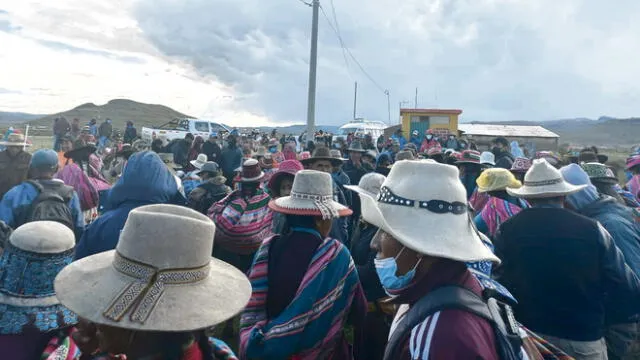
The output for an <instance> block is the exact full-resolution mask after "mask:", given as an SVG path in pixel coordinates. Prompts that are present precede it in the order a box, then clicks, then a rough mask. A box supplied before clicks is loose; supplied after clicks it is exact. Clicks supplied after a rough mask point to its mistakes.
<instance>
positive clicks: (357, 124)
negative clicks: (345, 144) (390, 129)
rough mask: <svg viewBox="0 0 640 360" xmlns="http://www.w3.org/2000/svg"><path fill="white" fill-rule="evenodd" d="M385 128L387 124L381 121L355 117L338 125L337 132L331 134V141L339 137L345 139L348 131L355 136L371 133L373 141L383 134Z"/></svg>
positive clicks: (361, 136) (359, 136) (360, 136)
mask: <svg viewBox="0 0 640 360" xmlns="http://www.w3.org/2000/svg"><path fill="white" fill-rule="evenodd" d="M386 128H387V124H385V123H383V122H382V121H369V120H365V119H362V118H360V119H355V120H352V121H350V122H348V123H346V124H344V125H342V126H341V127H340V129H338V131H337V133H335V134H333V141H337V140H338V139H339V138H343V139H345V140H346V138H347V136H348V135H349V134H350V133H353V134H354V135H355V137H357V138H363V137H364V136H365V135H367V134H369V135H371V138H372V139H373V142H374V143H375V142H376V140H377V139H378V138H379V137H380V135H383V134H384V129H386Z"/></svg>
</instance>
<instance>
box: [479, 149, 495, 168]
mask: <svg viewBox="0 0 640 360" xmlns="http://www.w3.org/2000/svg"><path fill="white" fill-rule="evenodd" d="M480 165H491V166H495V165H496V156H495V155H493V153H490V152H488V151H485V152H483V153H482V154H480Z"/></svg>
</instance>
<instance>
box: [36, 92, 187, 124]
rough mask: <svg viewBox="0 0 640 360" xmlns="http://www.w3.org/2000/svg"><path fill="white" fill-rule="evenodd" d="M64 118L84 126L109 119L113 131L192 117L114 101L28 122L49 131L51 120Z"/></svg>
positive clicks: (172, 111) (156, 106)
mask: <svg viewBox="0 0 640 360" xmlns="http://www.w3.org/2000/svg"><path fill="white" fill-rule="evenodd" d="M61 116H64V117H65V118H66V119H67V120H69V121H71V120H72V119H74V118H78V119H80V124H82V125H86V124H87V123H88V122H89V121H90V120H91V119H96V120H98V124H100V123H101V122H102V121H104V119H107V118H109V119H111V120H112V121H113V127H114V128H115V129H123V128H124V127H125V123H126V122H127V121H128V120H132V121H133V122H134V124H135V126H136V127H137V128H138V129H141V128H142V127H143V126H159V125H162V124H164V123H167V122H169V121H171V120H173V119H175V118H184V117H192V116H188V115H185V114H183V113H180V112H178V111H175V110H173V109H171V108H169V107H167V106H164V105H154V104H144V103H139V102H136V101H133V100H126V99H114V100H111V101H109V102H108V103H106V104H104V105H95V104H93V103H87V104H83V105H80V106H78V107H75V108H73V109H71V110H68V111H64V112H60V113H56V114H51V115H47V116H44V117H41V118H39V119H36V120H30V121H28V123H29V125H30V126H36V127H46V128H47V129H51V128H52V126H53V120H54V119H55V118H57V117H61Z"/></svg>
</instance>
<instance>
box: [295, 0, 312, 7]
mask: <svg viewBox="0 0 640 360" xmlns="http://www.w3.org/2000/svg"><path fill="white" fill-rule="evenodd" d="M298 1H300V2H301V3H303V4H305V5H307V6H308V7H311V6H313V5H312V4H311V3H308V2H306V1H304V0H298Z"/></svg>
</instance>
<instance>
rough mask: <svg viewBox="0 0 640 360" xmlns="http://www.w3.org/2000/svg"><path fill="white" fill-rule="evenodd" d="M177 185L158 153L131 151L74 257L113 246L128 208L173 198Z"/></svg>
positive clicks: (126, 215)
mask: <svg viewBox="0 0 640 360" xmlns="http://www.w3.org/2000/svg"><path fill="white" fill-rule="evenodd" d="M179 196H180V195H179V192H178V185H177V184H176V181H175V179H174V177H173V175H172V174H171V172H169V170H168V169H167V167H166V166H165V165H164V163H163V162H162V160H160V157H158V154H156V153H154V152H152V151H144V152H140V153H135V154H133V155H132V156H131V157H130V158H129V161H128V162H127V165H126V166H125V168H124V171H123V173H122V176H121V177H120V179H118V182H117V183H116V184H115V185H114V186H113V188H111V190H110V191H109V195H108V197H107V201H108V204H107V206H106V208H107V211H106V212H105V213H104V214H102V215H101V216H100V217H98V218H97V219H96V220H95V221H94V222H93V223H91V224H90V225H89V226H88V227H87V230H86V231H85V233H84V235H83V236H82V239H80V242H79V243H78V245H77V247H76V259H82V258H84V257H87V256H90V255H93V254H97V253H100V252H103V251H108V250H113V249H115V247H116V245H117V244H118V239H119V237H120V230H122V228H123V227H124V223H125V222H126V221H127V217H128V216H129V212H130V211H131V210H133V209H135V208H137V207H139V206H143V205H150V204H162V203H172V202H175V201H176V199H177V198H178V197H179Z"/></svg>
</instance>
